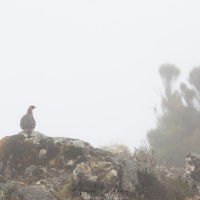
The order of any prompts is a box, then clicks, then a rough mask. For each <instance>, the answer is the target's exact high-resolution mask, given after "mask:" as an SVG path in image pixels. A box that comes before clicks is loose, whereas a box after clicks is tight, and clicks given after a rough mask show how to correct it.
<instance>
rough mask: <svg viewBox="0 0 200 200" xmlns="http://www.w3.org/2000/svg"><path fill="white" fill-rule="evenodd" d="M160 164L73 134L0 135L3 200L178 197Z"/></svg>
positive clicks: (168, 199) (166, 199) (173, 199)
mask: <svg viewBox="0 0 200 200" xmlns="http://www.w3.org/2000/svg"><path fill="white" fill-rule="evenodd" d="M174 191H176V190H175V189H174V188H172V187H169V185H168V184H166V182H165V181H164V179H163V178H162V177H161V176H160V175H159V173H158V170H157V168H156V167H152V166H149V165H148V164H146V163H142V162H137V161H136V160H134V159H130V158H124V159H122V158H119V157H117V156H116V155H114V154H113V153H110V152H107V151H104V150H101V149H98V148H94V147H92V146H91V145H90V144H89V143H87V142H84V141H81V140H78V139H70V138H63V137H62V138H61V137H48V136H46V135H44V134H42V133H38V132H33V133H32V134H31V136H28V135H27V134H25V133H24V132H21V133H19V134H17V135H13V136H9V137H5V138H3V139H1V140H0V199H1V200H16V199H19V200H35V199H37V200H38V199H44V200H45V199H48V200H65V199H66V200H69V199H74V200H78V199H80V200H86V199H97V200H103V199H106V200H111V199H113V200H114V199H115V200H117V199H124V200H125V199H127V200H130V199H135V200H142V199H148V200H161V199H162V200H176V199H184V198H183V195H182V196H181V194H179V193H177V191H176V192H174Z"/></svg>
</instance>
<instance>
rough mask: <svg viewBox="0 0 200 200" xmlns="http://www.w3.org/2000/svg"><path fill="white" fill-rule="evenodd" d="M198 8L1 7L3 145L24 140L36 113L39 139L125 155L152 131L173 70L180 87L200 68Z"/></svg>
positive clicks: (172, 3) (159, 4)
mask: <svg viewBox="0 0 200 200" xmlns="http://www.w3.org/2000/svg"><path fill="white" fill-rule="evenodd" d="M199 7H200V2H199V1H198V0H193V1H186V0H168V1H159V0H152V1H147V0H144V1H133V0H127V1H118V0H106V1H104V0H101V1H96V0H93V1H90V0H85V1H81V0H79V1H77V0H73V1H68V0H65V1H64V0H58V1H52V0H48V1H47V0H34V1H33V0H18V1H16V0H15V1H14V0H10V1H0V30H1V31H0V91H1V103H0V119H1V123H0V137H1V138H2V137H4V136H7V135H13V134H17V133H19V132H20V131H21V129H20V126H19V122H20V119H21V117H22V116H23V115H24V114H25V113H26V110H27V108H28V106H30V105H34V106H36V109H35V110H34V113H33V114H34V118H35V120H36V123H37V125H36V129H35V130H36V131H39V132H41V133H44V134H46V135H49V136H60V137H69V138H78V139H81V140H84V141H86V142H89V143H90V144H91V145H93V146H95V147H98V146H100V145H106V144H110V143H124V144H126V145H128V146H129V147H130V148H131V149H132V148H134V147H135V146H138V145H139V144H140V141H141V140H143V139H145V137H146V133H147V131H148V130H149V129H151V128H153V127H154V126H155V123H156V118H155V113H154V112H153V108H154V107H155V106H159V102H160V98H161V97H160V92H161V91H162V83H161V80H160V77H159V75H158V68H159V66H160V65H161V64H162V63H166V62H169V63H173V64H175V65H176V66H177V67H178V68H179V69H180V70H181V72H182V74H181V78H182V79H183V80H186V78H187V73H188V72H189V71H190V69H192V67H194V66H199V65H200V55H199V54H200V51H199V46H200V37H199V36H200V28H199V27H200V12H199Z"/></svg>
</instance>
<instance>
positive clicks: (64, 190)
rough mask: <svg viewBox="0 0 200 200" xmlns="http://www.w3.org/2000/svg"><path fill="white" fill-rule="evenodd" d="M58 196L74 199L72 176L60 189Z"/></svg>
mask: <svg viewBox="0 0 200 200" xmlns="http://www.w3.org/2000/svg"><path fill="white" fill-rule="evenodd" d="M56 196H57V197H58V198H60V199H72V180H71V178H70V176H69V177H68V178H67V179H66V181H65V183H64V184H63V185H62V187H61V188H59V189H58V191H57V192H56ZM74 200H75V199H74Z"/></svg>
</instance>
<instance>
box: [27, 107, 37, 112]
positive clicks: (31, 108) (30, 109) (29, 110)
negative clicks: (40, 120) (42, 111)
mask: <svg viewBox="0 0 200 200" xmlns="http://www.w3.org/2000/svg"><path fill="white" fill-rule="evenodd" d="M35 108H36V107H35V106H29V108H28V110H27V113H32V110H33V109H35Z"/></svg>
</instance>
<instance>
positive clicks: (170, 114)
mask: <svg viewBox="0 0 200 200" xmlns="http://www.w3.org/2000/svg"><path fill="white" fill-rule="evenodd" d="M159 74H160V76H161V78H162V81H163V85H164V92H163V95H162V97H161V108H162V112H161V114H159V115H157V124H156V128H154V129H152V130H150V131H149V132H148V134H147V137H148V141H149V143H150V144H151V145H152V147H153V148H154V149H155V150H156V152H157V155H158V156H159V160H158V161H159V162H160V163H162V164H165V165H168V166H170V165H174V166H177V167H183V166H184V165H185V157H186V155H187V154H188V153H190V152H195V153H198V154H200V145H199V141H200V123H199V122H200V67H194V68H193V69H192V70H191V71H190V73H189V78H188V82H187V83H180V85H179V87H178V88H177V87H174V86H175V82H176V80H177V79H178V76H179V74H180V70H179V69H178V68H177V67H176V66H175V65H172V64H164V65H161V66H160V68H159Z"/></svg>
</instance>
